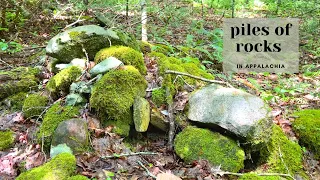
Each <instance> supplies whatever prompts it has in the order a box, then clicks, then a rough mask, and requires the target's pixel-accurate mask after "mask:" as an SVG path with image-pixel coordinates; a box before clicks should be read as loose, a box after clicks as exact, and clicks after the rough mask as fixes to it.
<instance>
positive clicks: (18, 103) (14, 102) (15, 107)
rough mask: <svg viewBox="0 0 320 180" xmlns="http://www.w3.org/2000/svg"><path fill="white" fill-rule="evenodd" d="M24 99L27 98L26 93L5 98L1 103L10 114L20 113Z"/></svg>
mask: <svg viewBox="0 0 320 180" xmlns="http://www.w3.org/2000/svg"><path fill="white" fill-rule="evenodd" d="M26 98H27V93H25V92H20V93H17V94H14V95H12V96H9V97H7V98H6V99H5V100H3V103H5V104H6V105H7V106H8V108H9V109H10V111H11V112H14V111H21V110H22V106H23V103H24V100H25V99H26Z"/></svg>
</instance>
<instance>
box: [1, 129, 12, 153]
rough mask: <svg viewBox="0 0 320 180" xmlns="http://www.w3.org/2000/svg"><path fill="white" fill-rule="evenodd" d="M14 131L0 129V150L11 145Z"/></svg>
mask: <svg viewBox="0 0 320 180" xmlns="http://www.w3.org/2000/svg"><path fill="white" fill-rule="evenodd" d="M13 142H14V133H13V132H12V131H11V130H6V131H0V151H2V150H5V149H7V148H9V147H11V146H12V145H13Z"/></svg>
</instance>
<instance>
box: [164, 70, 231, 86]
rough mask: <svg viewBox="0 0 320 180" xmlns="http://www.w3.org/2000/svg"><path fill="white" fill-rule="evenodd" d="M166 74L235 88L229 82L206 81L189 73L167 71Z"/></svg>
mask: <svg viewBox="0 0 320 180" xmlns="http://www.w3.org/2000/svg"><path fill="white" fill-rule="evenodd" d="M165 73H166V74H177V75H182V76H188V77H191V78H194V79H198V80H201V81H205V82H210V83H217V84H224V85H227V86H228V87H230V88H234V87H233V86H232V85H231V84H229V83H228V82H224V81H217V80H211V79H206V78H202V77H199V76H194V75H191V74H188V73H184V72H178V71H172V70H166V72H165Z"/></svg>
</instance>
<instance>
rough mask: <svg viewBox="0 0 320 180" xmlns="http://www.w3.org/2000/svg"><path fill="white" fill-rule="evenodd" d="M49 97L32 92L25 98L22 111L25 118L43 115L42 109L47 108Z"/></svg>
mask: <svg viewBox="0 0 320 180" xmlns="http://www.w3.org/2000/svg"><path fill="white" fill-rule="evenodd" d="M48 101H49V99H48V97H46V96H42V95H40V94H30V95H28V97H27V98H26V99H25V101H24V103H23V107H22V111H23V114H24V117H25V118H33V117H38V116H39V115H41V113H42V111H43V110H44V109H45V108H46V105H47V103H48Z"/></svg>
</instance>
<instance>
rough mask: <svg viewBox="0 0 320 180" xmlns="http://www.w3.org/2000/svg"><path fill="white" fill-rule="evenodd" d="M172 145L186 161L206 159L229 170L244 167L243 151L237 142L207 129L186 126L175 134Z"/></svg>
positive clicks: (232, 170)
mask: <svg viewBox="0 0 320 180" xmlns="http://www.w3.org/2000/svg"><path fill="white" fill-rule="evenodd" d="M174 145H175V151H176V153H177V154H178V155H179V156H180V157H181V158H182V159H183V160H185V161H187V162H192V161H193V160H199V159H207V160H208V161H209V162H210V163H212V165H214V166H220V165H221V169H223V170H226V171H230V172H238V171H239V170H240V169H242V168H243V167H244V164H243V162H244V152H243V150H242V149H241V148H240V147H238V145H237V143H236V142H235V141H233V140H232V139H230V138H227V137H224V136H222V135H221V134H219V133H216V132H211V131H210V130H207V129H200V128H195V127H191V126H188V127H186V128H185V129H184V130H183V131H182V132H181V133H179V134H178V135H177V136H176V138H175V140H174Z"/></svg>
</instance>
